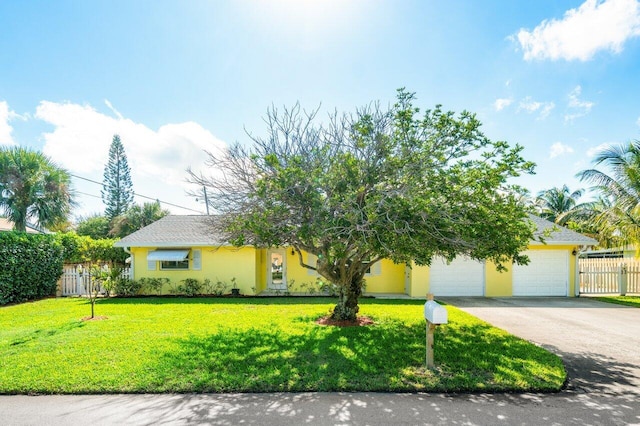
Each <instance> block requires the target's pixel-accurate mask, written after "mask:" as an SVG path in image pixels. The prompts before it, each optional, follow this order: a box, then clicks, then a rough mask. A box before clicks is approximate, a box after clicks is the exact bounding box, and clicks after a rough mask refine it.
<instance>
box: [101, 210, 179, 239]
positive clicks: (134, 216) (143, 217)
mask: <svg viewBox="0 0 640 426" xmlns="http://www.w3.org/2000/svg"><path fill="white" fill-rule="evenodd" d="M168 214H170V212H169V210H166V209H162V207H160V202H158V201H154V202H151V203H144V204H143V205H142V206H140V205H138V204H136V205H134V206H133V207H131V208H130V209H129V210H127V212H126V213H125V214H123V215H120V216H118V217H116V218H114V219H113V222H112V227H111V230H110V231H109V233H110V235H113V236H114V237H116V238H123V237H126V236H127V235H129V234H132V233H134V232H135V231H137V230H138V229H142V228H144V227H145V226H147V225H151V224H152V223H153V222H155V221H157V220H159V219H162V218H163V217H165V216H166V215H168Z"/></svg>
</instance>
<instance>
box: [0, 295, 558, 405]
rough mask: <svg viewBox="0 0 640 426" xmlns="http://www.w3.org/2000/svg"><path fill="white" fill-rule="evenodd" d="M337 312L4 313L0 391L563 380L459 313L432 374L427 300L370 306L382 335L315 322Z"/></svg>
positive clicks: (174, 301) (182, 306) (147, 302)
mask: <svg viewBox="0 0 640 426" xmlns="http://www.w3.org/2000/svg"><path fill="white" fill-rule="evenodd" d="M333 303H335V300H333V299H315V298H314V299H303V300H301V299H300V298H288V299H277V298H266V299H264V298H263V299H259V298H258V299H244V298H243V299H236V298H198V299H197V300H194V299H188V298H171V299H167V298H153V297H151V298H136V299H118V298H112V299H100V300H98V301H97V302H96V304H97V309H98V310H99V313H100V315H105V316H108V317H109V318H112V319H113V320H109V321H100V322H81V321H78V318H80V317H82V315H83V312H85V310H86V309H87V301H86V300H83V299H72V298H65V299H49V300H43V301H39V302H36V303H29V304H23V305H19V306H12V307H6V308H3V309H0V359H2V366H3V368H0V393H2V394H4V393H25V394H26V393H36V394H42V393H147V392H150V393H156V392H165V393H174V392H181V393H190V392H282V391H287V392H312V391H325V392H328V391H381V392H416V391H421V392H463V391H466V392H492V391H501V392H504V391H515V392H522V391H558V390H559V389H561V387H562V385H563V382H564V380H565V378H566V374H565V371H564V368H563V366H562V361H561V360H560V359H559V358H558V357H557V356H556V355H553V354H550V353H549V352H547V351H546V350H544V349H543V348H541V347H538V346H536V345H534V344H531V343H529V342H526V341H524V340H522V339H519V338H517V337H514V336H511V335H509V334H507V333H506V332H505V331H503V330H500V329H497V328H494V327H491V326H490V325H489V324H487V323H485V322H482V321H479V320H478V319H477V318H474V317H472V316H470V315H468V314H465V313H464V312H461V311H459V310H458V309H456V308H455V307H451V306H447V310H448V313H449V324H447V325H443V326H439V327H438V330H437V331H436V336H435V362H436V365H437V368H436V369H434V370H426V369H425V368H424V356H425V323H424V316H423V312H422V310H423V306H424V301H417V300H415V301H414V300H372V299H363V301H362V314H364V315H367V316H369V317H370V318H372V319H373V320H374V321H375V325H374V326H368V327H344V328H339V327H322V326H318V325H317V324H315V322H314V321H315V319H317V318H319V317H321V316H323V315H326V314H327V312H328V311H329V309H330V308H331V306H332V304H333ZM231 319H232V320H231ZM33 366H37V368H33ZM88 377H89V378H91V380H87V378H88Z"/></svg>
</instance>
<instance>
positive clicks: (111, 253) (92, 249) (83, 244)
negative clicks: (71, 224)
mask: <svg viewBox="0 0 640 426" xmlns="http://www.w3.org/2000/svg"><path fill="white" fill-rule="evenodd" d="M56 239H57V240H58V241H59V242H60V244H62V247H63V248H64V261H65V263H84V262H112V263H116V264H124V261H125V260H126V259H127V257H129V255H128V254H127V253H125V251H124V250H123V249H121V248H116V247H114V246H113V243H115V242H116V241H117V240H114V239H102V240H94V239H93V238H91V237H87V236H84V235H77V234H76V233H74V232H66V233H64V234H57V235H56Z"/></svg>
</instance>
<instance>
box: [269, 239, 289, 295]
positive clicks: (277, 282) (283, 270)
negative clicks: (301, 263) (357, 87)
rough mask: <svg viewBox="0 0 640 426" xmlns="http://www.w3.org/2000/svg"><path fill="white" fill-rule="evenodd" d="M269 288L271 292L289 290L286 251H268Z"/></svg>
mask: <svg viewBox="0 0 640 426" xmlns="http://www.w3.org/2000/svg"><path fill="white" fill-rule="evenodd" d="M267 287H268V288H269V290H286V289H287V256H286V255H285V251H284V249H271V250H268V251H267Z"/></svg>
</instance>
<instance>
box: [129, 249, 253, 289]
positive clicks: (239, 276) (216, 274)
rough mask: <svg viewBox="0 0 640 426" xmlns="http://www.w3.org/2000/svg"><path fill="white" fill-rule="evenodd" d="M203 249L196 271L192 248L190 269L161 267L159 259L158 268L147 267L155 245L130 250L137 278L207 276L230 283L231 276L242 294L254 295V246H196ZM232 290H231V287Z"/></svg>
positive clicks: (174, 282) (176, 281)
mask: <svg viewBox="0 0 640 426" xmlns="http://www.w3.org/2000/svg"><path fill="white" fill-rule="evenodd" d="M195 249H196V250H198V249H199V250H202V268H201V270H199V271H196V270H193V269H192V268H193V250H191V251H190V252H189V270H179V271H176V270H161V269H160V262H156V269H155V270H149V269H148V267H147V254H148V253H149V252H150V251H154V250H156V248H146V247H133V248H131V253H132V254H133V259H134V268H133V271H134V279H136V280H138V279H140V278H143V277H149V278H168V279H169V280H170V281H171V283H172V285H173V286H175V285H178V284H180V281H181V280H184V279H185V278H195V279H198V280H201V281H202V280H204V279H206V278H208V279H209V280H211V281H212V282H216V281H218V280H219V281H224V282H226V283H227V284H228V285H229V286H231V279H232V278H235V279H236V283H237V287H238V288H239V289H240V292H241V293H242V294H253V290H252V288H253V287H255V286H256V261H255V259H256V249H254V248H252V247H242V248H239V249H238V248H232V247H221V248H215V247H195ZM170 288H171V285H170V286H165V287H164V288H163V289H162V293H161V294H168V293H169V289H170ZM228 291H230V289H228Z"/></svg>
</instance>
